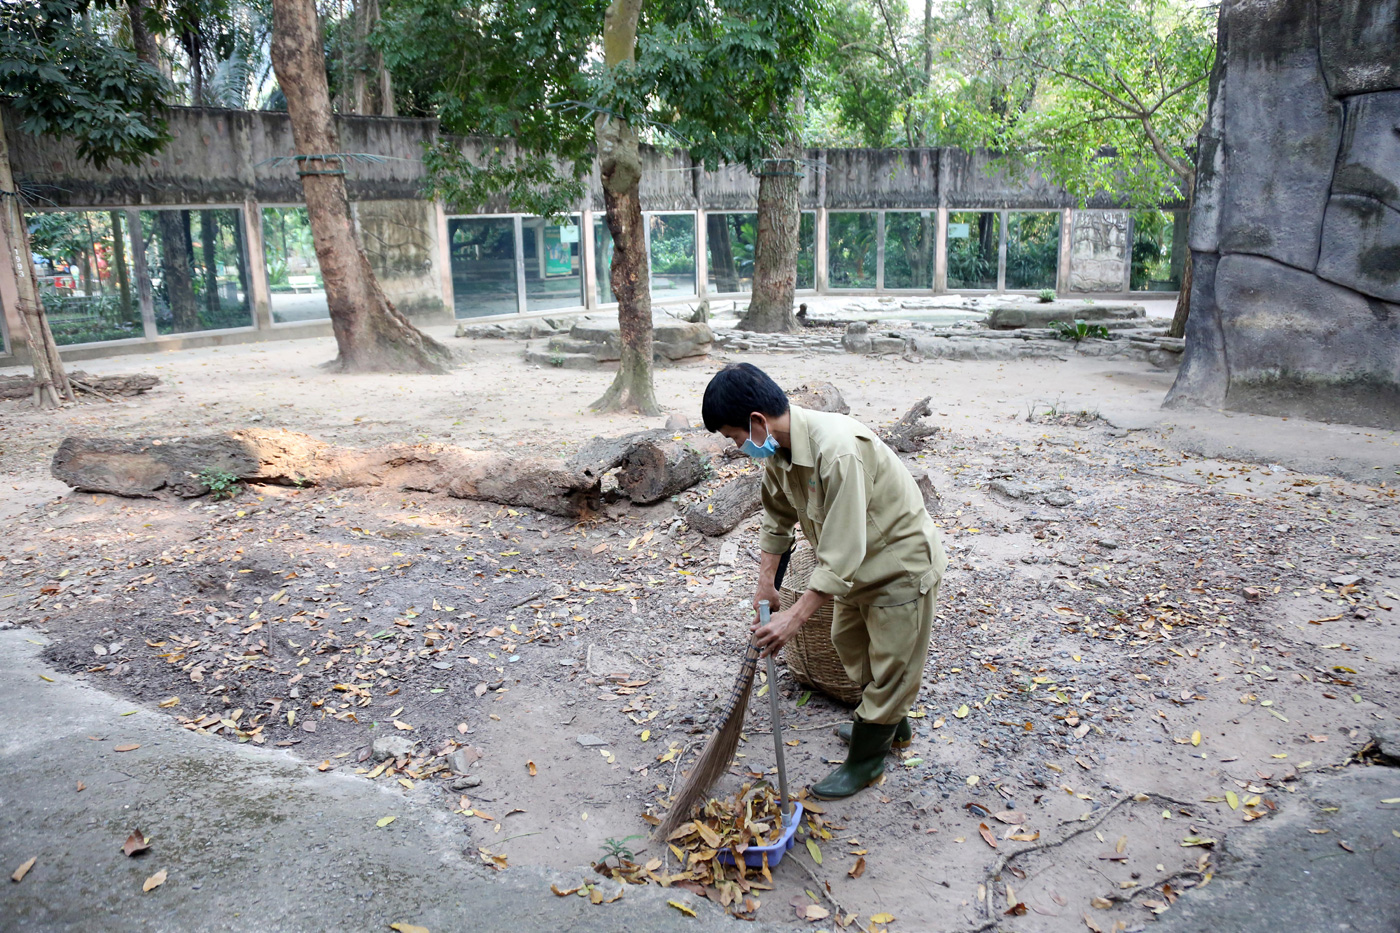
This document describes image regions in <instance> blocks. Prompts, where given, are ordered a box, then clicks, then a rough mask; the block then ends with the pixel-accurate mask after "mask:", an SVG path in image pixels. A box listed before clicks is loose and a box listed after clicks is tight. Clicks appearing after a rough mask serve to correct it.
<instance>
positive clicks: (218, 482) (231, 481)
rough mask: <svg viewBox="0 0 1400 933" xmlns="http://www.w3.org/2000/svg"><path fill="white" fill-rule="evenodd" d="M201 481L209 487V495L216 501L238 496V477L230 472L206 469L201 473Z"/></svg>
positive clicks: (211, 468)
mask: <svg viewBox="0 0 1400 933" xmlns="http://www.w3.org/2000/svg"><path fill="white" fill-rule="evenodd" d="M199 481H200V482H201V483H203V484H204V485H205V486H208V487H209V495H210V496H211V497H213V498H214V500H215V501H218V500H219V499H232V498H233V497H234V496H236V495H238V477H237V476H236V475H234V474H233V473H230V472H229V471H228V470H222V469H219V468H218V467H205V468H204V469H203V470H201V471H200V473H199Z"/></svg>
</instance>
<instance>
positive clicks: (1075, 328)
mask: <svg viewBox="0 0 1400 933" xmlns="http://www.w3.org/2000/svg"><path fill="white" fill-rule="evenodd" d="M1050 327H1051V328H1052V329H1053V330H1054V331H1055V336H1056V337H1057V338H1059V339H1060V340H1073V341H1074V342H1075V343H1078V342H1079V341H1081V340H1088V339H1089V338H1091V337H1093V338H1095V339H1098V340H1108V339H1109V334H1108V328H1107V327H1104V326H1103V325H1102V324H1090V323H1089V322H1088V321H1084V320H1079V319H1076V320H1075V322H1074V323H1073V324H1066V323H1065V322H1064V321H1051V322H1050Z"/></svg>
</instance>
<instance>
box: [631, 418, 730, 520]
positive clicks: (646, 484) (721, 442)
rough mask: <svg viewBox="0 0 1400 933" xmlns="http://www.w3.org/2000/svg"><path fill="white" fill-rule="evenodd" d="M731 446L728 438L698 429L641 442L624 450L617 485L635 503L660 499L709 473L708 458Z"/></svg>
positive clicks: (691, 484)
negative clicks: (676, 436) (675, 436)
mask: <svg viewBox="0 0 1400 933" xmlns="http://www.w3.org/2000/svg"><path fill="white" fill-rule="evenodd" d="M732 447H733V444H732V443H730V441H729V438H727V437H724V436H723V435H720V434H709V433H705V432H701V431H691V432H689V433H686V434H682V435H681V438H680V440H676V439H675V438H674V437H659V438H656V439H654V440H649V441H644V442H642V443H640V444H636V445H634V446H633V447H632V449H631V450H629V451H628V452H627V457H626V459H624V460H623V461H622V473H621V474H620V475H619V476H618V478H617V485H618V487H619V488H621V489H622V491H623V492H624V493H626V495H627V498H629V499H631V500H632V501H633V502H635V503H637V504H638V505H650V504H651V503H653V502H660V501H661V500H662V499H665V498H666V497H667V496H673V495H675V494H676V493H678V492H680V491H681V490H682V489H689V488H690V487H691V486H694V485H695V484H696V483H698V482H700V481H701V480H702V479H704V478H705V477H707V476H709V475H711V474H712V473H713V472H714V466H713V465H712V462H711V458H713V457H720V456H723V455H724V451H725V449H726V448H732Z"/></svg>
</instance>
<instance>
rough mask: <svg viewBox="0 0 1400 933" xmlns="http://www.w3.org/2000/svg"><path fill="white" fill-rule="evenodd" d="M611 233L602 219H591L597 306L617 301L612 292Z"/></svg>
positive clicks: (605, 221)
mask: <svg viewBox="0 0 1400 933" xmlns="http://www.w3.org/2000/svg"><path fill="white" fill-rule="evenodd" d="M612 257H613V238H612V231H611V230H609V229H608V222H607V220H605V219H604V218H602V217H599V216H595V217H594V218H593V268H595V269H596V270H597V271H598V282H597V286H598V287H597V291H598V304H600V305H610V304H612V303H613V302H615V301H617V298H616V296H614V295H613V291H612Z"/></svg>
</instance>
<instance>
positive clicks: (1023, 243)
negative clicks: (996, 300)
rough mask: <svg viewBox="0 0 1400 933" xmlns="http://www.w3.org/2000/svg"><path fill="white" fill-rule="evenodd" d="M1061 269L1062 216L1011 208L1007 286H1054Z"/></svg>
mask: <svg viewBox="0 0 1400 933" xmlns="http://www.w3.org/2000/svg"><path fill="white" fill-rule="evenodd" d="M1059 269H1060V215H1059V214H1058V213H1050V212H1038V213H1031V212H1028V211H1011V212H1010V214H1008V215H1007V219H1006V287H1007V288H1010V289H1031V290H1034V291H1039V290H1040V289H1044V288H1054V287H1055V277H1056V275H1057V274H1058V273H1059Z"/></svg>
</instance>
